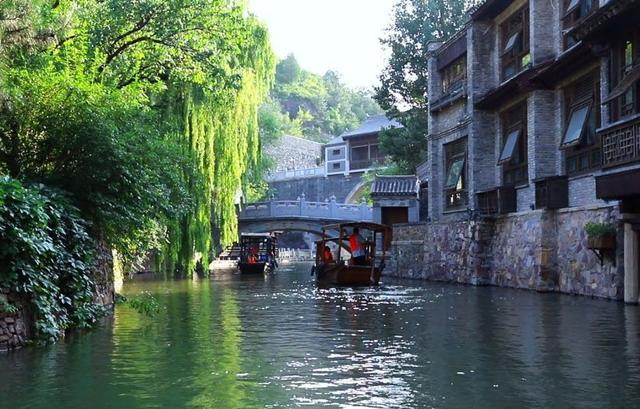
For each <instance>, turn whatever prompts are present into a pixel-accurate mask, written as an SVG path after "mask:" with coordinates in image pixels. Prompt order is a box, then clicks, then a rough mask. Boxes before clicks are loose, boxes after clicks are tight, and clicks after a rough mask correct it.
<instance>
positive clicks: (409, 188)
mask: <svg viewBox="0 0 640 409" xmlns="http://www.w3.org/2000/svg"><path fill="white" fill-rule="evenodd" d="M371 194H372V195H388V196H404V195H407V196H413V195H417V194H418V178H417V177H416V176H415V175H402V176H395V175H394V176H376V178H375V180H374V181H373V186H372V187H371Z"/></svg>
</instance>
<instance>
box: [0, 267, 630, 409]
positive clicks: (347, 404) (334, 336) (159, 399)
mask: <svg viewBox="0 0 640 409" xmlns="http://www.w3.org/2000/svg"><path fill="white" fill-rule="evenodd" d="M143 289H144V290H148V291H151V292H152V293H154V294H156V296H157V297H158V299H159V301H160V303H161V304H162V306H163V307H164V308H163V310H162V312H161V313H160V314H159V315H158V316H157V317H154V318H152V319H150V318H146V317H143V316H141V315H139V314H138V313H136V312H135V311H132V310H131V309H129V308H128V307H126V306H125V307H118V309H117V310H116V313H115V315H114V317H113V318H112V319H110V320H107V321H105V323H104V325H103V327H102V328H100V329H99V330H96V331H92V332H89V333H86V334H77V335H74V336H72V337H70V338H69V339H67V340H66V341H65V342H64V343H61V344H58V345H54V346H51V347H49V348H45V349H29V350H25V351H20V352H16V353H12V354H6V355H0V407H1V408H5V407H6V408H85V407H93V408H138V407H144V408H154V407H158V408H160V407H162V408H164V407H171V408H175V407H192V408H225V409H226V408H262V407H278V408H279V407H301V406H308V407H325V406H333V407H343V408H357V407H366V408H412V407H415V408H429V407H433V408H471V407H473V408H501V407H505V408H511V407H518V408H566V407H580V408H605V407H612V408H617V407H620V408H632V407H640V348H639V345H640V344H639V341H640V324H639V320H640V315H639V314H640V313H639V309H638V308H637V307H628V306H624V305H622V304H618V303H613V302H606V301H599V300H592V299H587V298H583V297H569V296H559V295H555V294H537V293H530V292H525V291H512V290H504V289H497V288H476V287H458V286H447V285H438V284H433V283H431V284H426V285H424V286H420V284H419V283H415V282H409V283H407V282H391V281H389V280H387V282H386V283H385V285H383V286H382V287H380V288H363V289H327V288H325V289H319V288H316V287H315V286H314V285H313V283H312V281H311V278H310V277H309V276H308V267H307V266H303V267H300V268H289V269H286V268H282V269H280V270H279V271H278V273H277V274H275V275H270V276H266V277H262V276H256V277H242V276H239V275H225V276H218V277H214V278H213V279H211V280H203V281H177V282H173V281H141V282H135V283H132V284H131V283H130V284H129V285H128V286H127V287H126V291H127V292H129V293H132V294H133V293H137V292H139V291H141V290H143Z"/></svg>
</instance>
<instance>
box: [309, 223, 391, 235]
mask: <svg viewBox="0 0 640 409" xmlns="http://www.w3.org/2000/svg"><path fill="white" fill-rule="evenodd" d="M345 227H351V228H353V227H357V228H360V229H365V230H371V231H375V232H381V233H391V230H392V229H391V227H389V226H387V225H386V224H378V223H371V222H348V223H338V224H328V225H326V226H322V230H324V231H327V230H338V229H343V228H345Z"/></svg>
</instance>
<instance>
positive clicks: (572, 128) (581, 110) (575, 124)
mask: <svg viewBox="0 0 640 409" xmlns="http://www.w3.org/2000/svg"><path fill="white" fill-rule="evenodd" d="M590 112H591V102H589V103H588V104H585V105H581V106H579V107H577V108H574V109H573V110H572V111H571V116H570V117H569V123H568V124H567V129H566V130H565V132H564V138H562V144H561V145H560V147H562V148H568V147H570V146H574V145H577V144H579V143H580V142H581V141H582V137H583V135H584V131H585V129H586V125H587V118H589V113H590Z"/></svg>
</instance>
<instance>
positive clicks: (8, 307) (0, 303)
mask: <svg viewBox="0 0 640 409" xmlns="http://www.w3.org/2000/svg"><path fill="white" fill-rule="evenodd" d="M18 311H19V309H18V307H16V306H15V305H13V304H12V303H10V302H8V301H6V300H4V299H2V298H0V312H4V313H6V314H15V313H16V312H18Z"/></svg>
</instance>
